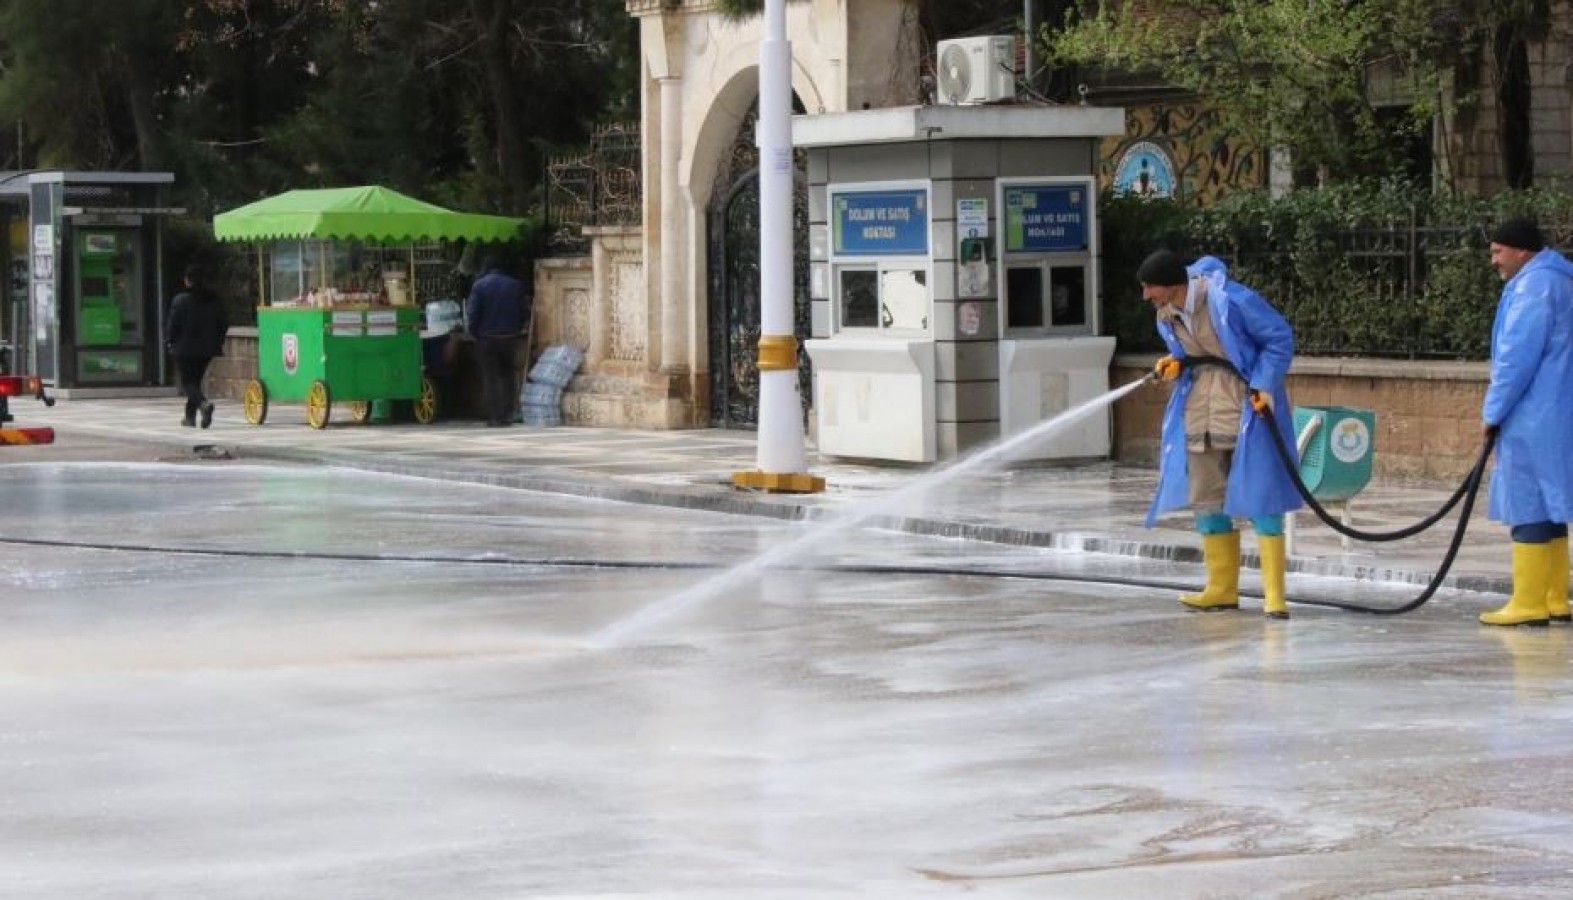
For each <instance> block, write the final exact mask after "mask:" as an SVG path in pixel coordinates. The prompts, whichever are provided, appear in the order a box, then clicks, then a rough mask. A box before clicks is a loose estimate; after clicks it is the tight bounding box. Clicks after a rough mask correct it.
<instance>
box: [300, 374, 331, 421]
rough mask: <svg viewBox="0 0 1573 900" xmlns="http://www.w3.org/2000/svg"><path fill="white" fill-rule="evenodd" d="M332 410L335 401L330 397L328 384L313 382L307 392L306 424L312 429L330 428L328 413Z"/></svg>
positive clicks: (319, 381)
mask: <svg viewBox="0 0 1573 900" xmlns="http://www.w3.org/2000/svg"><path fill="white" fill-rule="evenodd" d="M332 408H333V399H332V398H331V397H330V396H329V395H328V383H327V382H325V381H321V380H318V381H313V382H312V383H311V387H310V388H308V389H307V390H306V424H308V425H310V426H311V427H312V428H326V427H328V413H329V412H331V411H332Z"/></svg>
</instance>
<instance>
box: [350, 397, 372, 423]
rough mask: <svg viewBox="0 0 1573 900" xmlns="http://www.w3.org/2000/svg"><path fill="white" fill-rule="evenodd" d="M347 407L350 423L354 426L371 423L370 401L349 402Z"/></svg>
mask: <svg viewBox="0 0 1573 900" xmlns="http://www.w3.org/2000/svg"><path fill="white" fill-rule="evenodd" d="M347 405H348V406H349V410H350V421H351V422H354V423H355V424H356V425H365V424H366V423H367V422H370V421H371V401H370V400H351V401H350V402H349V403H348V404H347Z"/></svg>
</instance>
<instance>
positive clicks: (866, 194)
mask: <svg viewBox="0 0 1573 900" xmlns="http://www.w3.org/2000/svg"><path fill="white" fill-rule="evenodd" d="M831 197H832V199H831V222H830V225H831V252H832V253H834V254H836V255H837V256H927V255H928V252H929V241H928V233H929V227H928V225H929V218H928V191H927V190H925V189H923V188H904V189H899V190H889V189H887V190H872V191H843V192H836V193H833V194H832V195H831Z"/></svg>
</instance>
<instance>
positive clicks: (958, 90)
mask: <svg viewBox="0 0 1573 900" xmlns="http://www.w3.org/2000/svg"><path fill="white" fill-rule="evenodd" d="M934 58H935V60H936V61H937V62H936V66H937V68H938V69H939V72H938V75H937V77H936V78H935V99H936V100H937V101H938V102H940V103H947V104H958V103H998V102H999V101H1001V100H1012V99H1015V97H1016V38H1015V36H1014V35H1009V34H992V35H984V36H983V37H967V38H956V39H954V40H949V41H940V42H939V43H938V44H936V45H935V46H934Z"/></svg>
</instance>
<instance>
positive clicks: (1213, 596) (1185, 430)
mask: <svg viewBox="0 0 1573 900" xmlns="http://www.w3.org/2000/svg"><path fill="white" fill-rule="evenodd" d="M1136 275H1137V280H1138V281H1140V282H1141V285H1142V298H1143V299H1145V300H1148V301H1150V302H1151V303H1152V304H1153V307H1154V309H1155V310H1156V312H1157V324H1158V334H1159V335H1160V336H1161V337H1162V338H1163V342H1164V344H1166V345H1167V346H1168V348H1169V355H1167V356H1165V357H1163V358H1162V359H1160V360H1159V361H1158V364H1157V365H1156V366H1155V367H1154V373H1155V374H1156V375H1157V376H1158V378H1159V379H1160V380H1162V381H1164V382H1172V383H1173V384H1174V390H1173V392H1172V393H1171V394H1170V396H1169V405H1168V407H1167V408H1166V409H1165V410H1164V415H1163V435H1162V449H1161V451H1160V456H1159V463H1158V490H1157V494H1156V496H1154V497H1153V502H1152V508H1151V509H1150V510H1149V511H1148V513H1147V520H1146V524H1147V526H1148V527H1149V528H1150V527H1152V525H1153V523H1154V522H1155V521H1156V520H1157V518H1158V516H1159V515H1160V514H1162V513H1165V512H1168V511H1170V510H1174V509H1180V508H1182V507H1186V506H1189V507H1190V509H1191V511H1192V513H1193V515H1194V516H1195V520H1196V530H1197V532H1199V533H1200V534H1201V538H1202V559H1203V562H1204V563H1205V565H1206V569H1207V585H1206V587H1204V588H1203V589H1202V591H1201V592H1200V593H1196V594H1184V595H1181V597H1180V602H1181V603H1183V604H1185V605H1186V606H1187V607H1188V608H1190V609H1194V610H1202V611H1214V610H1224V609H1238V608H1239V606H1240V593H1239V588H1240V533H1239V532H1238V531H1236V530H1235V526H1234V520H1235V519H1236V518H1246V519H1250V520H1251V524H1252V526H1253V527H1254V528H1255V529H1256V537H1257V548H1258V552H1259V554H1260V556H1261V566H1262V593H1263V595H1264V596H1265V598H1266V599H1265V601H1264V603H1263V607H1262V611H1263V612H1264V613H1265V614H1266V615H1267V616H1268V617H1269V618H1273V619H1287V618H1289V608H1288V605H1287V604H1286V602H1285V599H1284V570H1285V566H1286V559H1285V547H1284V536H1283V535H1284V530H1283V528H1284V526H1283V522H1284V520H1283V517H1284V513H1287V512H1290V511H1292V510H1295V509H1299V508H1300V495H1299V493H1298V491H1296V490H1295V486H1294V481H1293V479H1292V477H1291V475H1290V473H1289V471H1288V470H1286V469H1285V467H1284V464H1283V460H1282V459H1280V458H1279V456H1278V452H1277V449H1276V448H1275V447H1273V446H1272V435H1271V433H1270V432H1269V431H1268V427H1269V426H1268V419H1267V418H1266V417H1265V416H1264V415H1262V413H1265V412H1269V411H1277V415H1275V416H1274V418H1273V421H1276V422H1277V425H1278V432H1279V434H1280V436H1281V437H1282V438H1283V441H1284V446H1285V447H1286V448H1288V450H1289V452H1290V455H1291V457H1292V456H1293V455H1294V452H1295V451H1294V447H1295V442H1294V430H1293V423H1292V422H1291V418H1292V417H1291V414H1290V411H1291V409H1292V407H1290V405H1289V397H1288V395H1287V393H1286V392H1285V390H1284V380H1285V378H1286V377H1287V375H1288V373H1289V364H1290V362H1291V361H1292V360H1293V358H1294V333H1293V331H1292V330H1291V329H1290V327H1289V323H1288V322H1287V321H1285V320H1284V317H1283V316H1282V315H1280V314H1279V313H1278V311H1277V310H1276V309H1274V308H1273V307H1272V305H1271V304H1269V303H1268V302H1267V301H1266V300H1265V299H1264V298H1263V297H1262V296H1261V295H1260V294H1258V293H1257V292H1255V291H1253V290H1251V289H1250V288H1248V287H1246V286H1245V285H1243V284H1240V283H1239V282H1237V281H1234V280H1232V279H1231V278H1229V271H1228V269H1227V268H1226V267H1225V266H1224V264H1223V262H1221V261H1220V260H1218V259H1216V258H1214V257H1211V256H1204V257H1202V258H1201V259H1198V260H1196V261H1195V262H1194V263H1192V264H1191V265H1190V266H1188V267H1187V266H1186V265H1185V263H1184V261H1183V260H1182V259H1181V258H1180V257H1179V256H1178V255H1176V254H1174V253H1172V252H1170V251H1168V250H1159V251H1157V252H1155V253H1153V254H1152V255H1150V256H1148V257H1147V259H1145V260H1144V261H1143V262H1142V264H1141V267H1140V268H1139V269H1138V270H1137V273H1136ZM1242 375H1243V376H1244V378H1245V381H1242V380H1241V376H1242Z"/></svg>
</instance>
